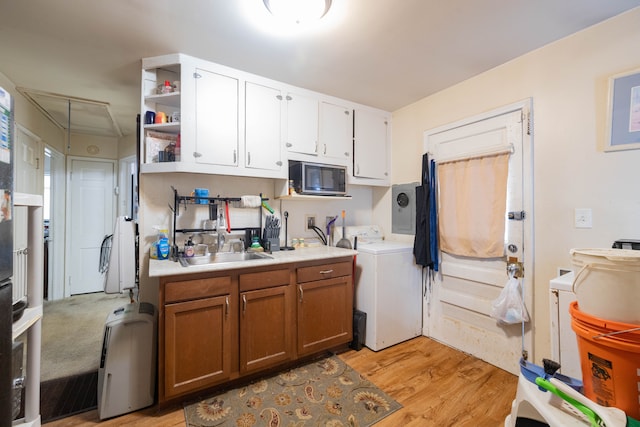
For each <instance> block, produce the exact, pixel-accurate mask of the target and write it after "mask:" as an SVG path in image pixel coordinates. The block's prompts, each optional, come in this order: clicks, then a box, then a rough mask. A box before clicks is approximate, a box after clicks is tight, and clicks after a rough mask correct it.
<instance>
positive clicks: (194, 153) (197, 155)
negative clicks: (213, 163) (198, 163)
mask: <svg viewBox="0 0 640 427" xmlns="http://www.w3.org/2000/svg"><path fill="white" fill-rule="evenodd" d="M193 157H195V158H196V159H197V158H198V157H202V153H198V152H197V151H194V152H193Z"/></svg>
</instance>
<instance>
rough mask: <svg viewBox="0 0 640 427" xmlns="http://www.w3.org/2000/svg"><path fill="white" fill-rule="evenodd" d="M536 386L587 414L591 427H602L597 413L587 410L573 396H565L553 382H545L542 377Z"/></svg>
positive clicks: (538, 379) (537, 380)
mask: <svg viewBox="0 0 640 427" xmlns="http://www.w3.org/2000/svg"><path fill="white" fill-rule="evenodd" d="M536 384H537V385H538V386H539V387H542V388H543V389H545V390H547V391H550V392H551V393H553V394H555V395H556V396H559V397H561V398H562V399H564V400H565V401H566V402H568V403H570V404H571V405H573V406H575V407H576V408H577V409H578V411H580V412H582V413H583V414H585V415H586V416H587V418H589V422H590V423H591V427H600V426H601V423H600V417H599V416H598V415H597V414H596V413H595V412H593V411H592V410H591V409H590V408H587V407H586V406H585V405H583V404H582V403H580V402H578V401H577V400H576V399H574V398H573V397H571V396H569V395H567V394H565V393H564V392H563V391H561V390H559V389H558V388H557V387H556V386H555V385H553V384H551V382H549V381H548V380H545V379H544V378H542V377H538V378H536Z"/></svg>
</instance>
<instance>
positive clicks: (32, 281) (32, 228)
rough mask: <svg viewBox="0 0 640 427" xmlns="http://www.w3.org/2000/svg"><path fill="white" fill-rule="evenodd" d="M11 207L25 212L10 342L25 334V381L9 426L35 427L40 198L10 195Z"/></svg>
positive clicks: (37, 422)
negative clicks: (18, 413)
mask: <svg viewBox="0 0 640 427" xmlns="http://www.w3.org/2000/svg"><path fill="white" fill-rule="evenodd" d="M13 204H14V206H26V207H27V208H28V216H29V218H28V220H27V227H28V233H29V237H28V245H27V247H28V248H29V251H28V253H27V263H28V270H27V303H28V306H27V308H26V309H25V311H24V313H23V314H22V317H21V318H20V319H19V320H18V321H16V322H15V323H14V324H13V333H12V335H13V339H14V340H15V339H16V338H17V337H18V336H20V335H22V334H23V333H25V332H26V333H27V366H26V369H25V371H26V375H25V376H26V379H25V402H24V415H25V416H24V418H21V419H19V420H16V421H14V422H13V426H14V427H15V426H20V427H39V426H40V425H41V421H40V353H41V345H42V285H43V274H44V273H43V260H44V249H43V245H42V241H43V238H44V236H43V234H44V233H43V227H44V225H43V221H42V218H43V215H42V196H40V195H36V194H25V193H14V195H13Z"/></svg>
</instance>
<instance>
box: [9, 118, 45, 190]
mask: <svg viewBox="0 0 640 427" xmlns="http://www.w3.org/2000/svg"><path fill="white" fill-rule="evenodd" d="M43 154H44V148H43V146H42V141H41V139H40V138H39V137H38V136H36V135H34V134H33V133H32V132H30V131H29V130H28V129H26V128H24V127H22V126H20V125H17V126H16V152H15V161H16V165H15V183H14V191H15V192H16V193H28V194H42V193H43V190H44V172H43V168H42V160H43V159H42V157H43Z"/></svg>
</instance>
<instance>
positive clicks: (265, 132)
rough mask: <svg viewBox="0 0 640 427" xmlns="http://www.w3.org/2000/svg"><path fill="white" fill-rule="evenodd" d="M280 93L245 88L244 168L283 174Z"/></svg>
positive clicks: (264, 88)
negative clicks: (281, 172) (281, 171)
mask: <svg viewBox="0 0 640 427" xmlns="http://www.w3.org/2000/svg"><path fill="white" fill-rule="evenodd" d="M282 100H283V97H282V93H281V92H280V90H279V89H274V88H271V87H267V86H262V85H259V84H255V83H251V82H247V83H246V88H245V166H246V167H247V168H252V169H265V170H273V171H280V170H283V161H282V112H281V110H282Z"/></svg>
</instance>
